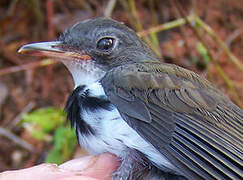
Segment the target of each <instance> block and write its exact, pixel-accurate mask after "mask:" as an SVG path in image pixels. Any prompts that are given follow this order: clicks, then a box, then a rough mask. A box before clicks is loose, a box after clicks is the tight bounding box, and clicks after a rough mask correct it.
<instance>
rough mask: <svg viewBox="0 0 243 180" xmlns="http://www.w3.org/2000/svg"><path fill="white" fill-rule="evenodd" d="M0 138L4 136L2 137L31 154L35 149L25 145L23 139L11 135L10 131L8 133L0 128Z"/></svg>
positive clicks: (27, 144)
mask: <svg viewBox="0 0 243 180" xmlns="http://www.w3.org/2000/svg"><path fill="white" fill-rule="evenodd" d="M0 136H4V137H6V138H8V139H10V140H11V141H13V142H14V143H15V144H18V145H19V146H21V147H22V148H24V149H26V150H28V151H30V152H33V151H34V149H35V148H34V147H33V146H32V145H31V144H29V143H27V142H26V141H24V140H23V139H21V138H19V137H18V136H16V135H15V134H13V133H11V132H10V131H8V130H7V129H4V128H2V127H0Z"/></svg>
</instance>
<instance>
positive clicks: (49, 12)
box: [0, 0, 243, 171]
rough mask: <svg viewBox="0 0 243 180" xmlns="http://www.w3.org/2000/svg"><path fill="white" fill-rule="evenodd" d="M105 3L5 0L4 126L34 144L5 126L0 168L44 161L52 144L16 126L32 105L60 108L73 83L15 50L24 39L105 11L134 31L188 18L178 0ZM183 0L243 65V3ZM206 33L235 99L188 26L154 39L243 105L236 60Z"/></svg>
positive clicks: (0, 89)
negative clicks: (26, 145)
mask: <svg viewBox="0 0 243 180" xmlns="http://www.w3.org/2000/svg"><path fill="white" fill-rule="evenodd" d="M108 2H110V1H109V0H101V1H100V0H86V1H85V0H70V1H62V0H53V1H51V0H45V1H38V0H33V1H21V0H3V1H0V12H1V13H0V128H2V129H4V130H7V131H8V132H10V134H13V135H15V136H17V137H19V138H20V139H23V140H25V141H27V142H28V143H30V144H32V145H34V146H35V148H36V149H35V151H34V152H29V151H28V150H25V149H24V148H22V147H21V146H19V145H18V143H16V142H14V141H11V140H9V139H8V138H6V137H5V135H1V134H2V133H1V131H0V147H1V148H0V171H3V170H7V169H17V168H23V167H28V166H32V165H34V164H38V163H40V162H42V161H43V159H44V157H45V156H46V151H47V149H49V145H46V144H45V143H39V142H36V141H34V140H33V139H31V138H30V137H29V135H28V134H26V133H25V132H24V131H23V129H22V128H20V127H19V126H18V125H16V124H17V122H18V121H19V120H20V117H21V115H22V114H23V113H26V112H30V111H32V110H34V109H37V108H40V107H46V106H56V107H59V108H63V107H64V105H65V101H66V99H67V97H68V95H69V93H70V92H71V91H72V88H73V82H72V79H71V76H70V75H69V72H68V71H67V70H66V69H65V67H64V66H63V65H62V64H60V63H54V64H52V65H49V66H43V65H41V64H40V61H41V60H42V59H43V58H36V57H29V56H24V55H20V54H17V49H18V48H19V47H20V46H21V45H23V44H26V43H30V42H39V41H48V40H54V39H56V38H57V37H58V36H59V35H60V34H61V32H62V31H64V30H65V29H66V28H67V27H69V26H70V25H72V24H74V23H75V22H77V21H81V20H85V19H87V18H93V17H99V16H104V13H109V12H110V13H111V17H112V18H114V19H116V20H118V21H122V22H124V23H125V24H126V25H128V26H129V27H131V28H133V29H134V30H136V31H137V32H141V31H144V30H148V29H150V28H151V27H155V26H158V25H160V24H164V23H167V22H170V21H174V20H176V19H178V18H182V17H183V14H182V13H181V12H180V10H179V9H178V7H177V6H178V4H177V3H175V0H172V1H169V0H163V1H161V0H152V1H149V0H138V1H132V0H128V1H123V2H122V1H119V0H117V1H116V4H115V6H114V9H113V11H112V12H111V11H109V9H108V8H107V7H108ZM124 2H125V3H124ZM133 2H135V3H134V4H135V8H136V9H135V10H134V7H133V4H132V3H133ZM180 6H181V7H183V8H182V9H183V10H184V13H185V14H184V15H186V16H188V15H191V14H192V13H196V14H197V15H198V16H199V17H200V18H201V19H202V20H203V22H204V23H206V24H207V25H209V26H210V27H211V28H212V29H213V31H214V32H216V35H217V37H218V38H220V39H221V40H222V41H223V42H224V43H225V44H226V46H227V47H228V48H229V50H230V52H231V53H232V54H233V55H234V56H235V57H236V58H237V59H238V60H239V61H240V62H241V63H243V3H242V2H241V1H239V0H221V1H213V0H197V1H196V0H195V1H193V0H191V1H189V0H183V1H181V5H180ZM201 34H202V37H203V40H204V42H206V43H207V45H208V46H207V47H208V48H209V49H210V50H211V51H213V56H214V58H215V61H217V62H218V64H219V66H220V67H221V68H222V70H223V72H224V73H225V74H226V75H227V77H228V79H229V80H230V83H231V85H233V86H234V88H235V91H236V94H237V96H238V97H237V98H236V99H233V93H232V88H229V86H227V84H226V83H225V81H224V80H223V79H222V76H220V74H219V72H218V71H217V69H216V68H215V64H214V63H212V62H207V63H205V57H204V56H203V54H202V53H199V51H198V43H199V39H198V37H197V36H196V34H195V32H194V30H193V29H192V27H191V26H190V25H188V24H187V25H181V26H178V27H176V28H173V29H169V30H166V31H160V32H158V33H157V34H155V37H157V38H155V39H156V40H154V41H152V42H153V44H154V45H156V48H157V50H158V52H159V53H160V55H161V57H162V59H163V61H165V62H168V63H175V64H178V65H181V66H183V67H186V68H188V69H191V70H194V71H196V72H197V73H199V74H201V75H202V76H205V77H207V78H208V79H209V80H210V81H213V83H214V84H215V85H216V86H218V87H219V88H220V89H221V90H222V91H223V92H225V93H226V94H227V95H228V96H229V97H230V98H232V100H233V101H234V102H237V99H238V103H239V102H240V103H243V71H242V70H240V68H239V67H238V66H236V65H235V64H234V63H232V62H231V60H230V58H229V57H228V56H227V54H226V53H225V51H224V50H223V49H222V48H221V47H220V46H219V44H218V43H217V42H215V39H212V38H211V37H210V36H209V35H208V34H207V33H206V32H205V31H203V30H201ZM33 67H35V68H33ZM21 69H23V70H21ZM15 71H16V72H15ZM235 100H236V101H235ZM3 134H4V133H3Z"/></svg>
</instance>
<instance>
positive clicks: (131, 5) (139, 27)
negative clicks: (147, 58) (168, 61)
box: [128, 0, 161, 57]
mask: <svg viewBox="0 0 243 180" xmlns="http://www.w3.org/2000/svg"><path fill="white" fill-rule="evenodd" d="M128 7H129V10H130V12H131V14H132V17H133V18H134V20H135V22H133V23H132V24H134V26H135V29H136V31H142V30H143V27H142V24H141V22H140V20H139V16H138V12H137V9H136V5H135V2H134V0H128ZM153 36H155V33H153ZM144 41H145V42H146V43H147V44H148V45H149V46H150V47H151V49H152V50H153V51H154V52H155V54H156V55H157V56H159V57H161V53H160V49H159V48H158V46H156V45H155V44H154V43H151V40H150V39H149V38H148V37H144Z"/></svg>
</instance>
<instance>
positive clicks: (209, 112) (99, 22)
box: [21, 18, 243, 180]
mask: <svg viewBox="0 0 243 180" xmlns="http://www.w3.org/2000/svg"><path fill="white" fill-rule="evenodd" d="M43 45H46V43H41V44H38V43H37V44H34V45H33V44H30V45H27V46H24V47H23V48H22V49H21V51H22V52H37V54H38V55H40V53H41V55H48V56H54V57H57V58H58V59H60V60H61V61H63V62H64V64H65V65H66V66H67V67H68V69H69V71H70V72H71V73H72V76H73V79H74V82H75V89H74V91H73V92H72V94H71V95H70V97H69V99H68V101H67V105H66V111H67V114H68V119H69V120H70V121H71V124H72V126H73V127H75V128H76V134H77V137H78V140H79V142H80V144H81V145H82V146H84V147H85V148H86V149H87V150H88V151H89V152H90V153H93V154H100V153H104V152H111V153H113V154H115V155H117V156H118V157H119V158H120V159H121V161H122V163H121V166H120V168H118V170H117V172H115V173H114V176H113V179H124V180H125V179H173V180H175V179H192V180H194V179H207V180H211V179H242V177H243V166H242V164H243V160H242V159H243V156H242V153H243V145H242V137H243V135H242V130H243V128H242V124H243V122H242V121H243V111H242V110H241V109H240V108H239V107H237V106H236V105H235V104H233V103H232V102H231V101H230V100H229V99H228V98H227V97H226V96H225V95H224V94H222V93H221V92H220V91H219V90H218V89H217V88H215V87H214V86H213V85H212V84H211V83H210V82H208V81H207V80H205V79H203V78H202V77H200V76H199V75H197V74H195V73H193V72H192V71H189V70H186V69H184V68H181V67H178V66H176V65H170V64H163V63H160V62H159V58H158V57H156V55H155V54H154V53H153V52H152V51H151V49H150V48H148V47H147V46H146V45H145V44H144V43H143V42H142V41H141V40H140V39H139V38H138V37H137V36H136V34H135V33H134V32H133V31H132V30H130V29H129V28H127V27H126V26H124V25H123V24H120V23H118V22H116V21H114V20H110V19H105V18H98V19H92V20H88V21H84V22H80V23H77V24H76V25H74V26H72V27H71V28H69V29H68V30H67V31H65V32H64V34H63V35H62V36H61V37H60V39H59V40H58V41H56V42H53V43H52V44H51V43H48V44H47V47H46V46H43Z"/></svg>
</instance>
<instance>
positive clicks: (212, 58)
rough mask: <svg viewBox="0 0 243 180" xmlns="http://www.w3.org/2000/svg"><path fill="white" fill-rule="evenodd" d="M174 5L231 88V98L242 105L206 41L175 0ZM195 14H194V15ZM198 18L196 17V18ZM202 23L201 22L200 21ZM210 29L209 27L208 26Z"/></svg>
mask: <svg viewBox="0 0 243 180" xmlns="http://www.w3.org/2000/svg"><path fill="white" fill-rule="evenodd" d="M175 3H176V7H177V9H178V11H179V12H180V14H181V15H182V16H183V17H184V18H185V19H186V21H187V22H188V24H189V26H190V27H191V29H192V30H193V32H194V33H195V35H196V36H197V38H198V39H199V41H200V42H201V43H202V44H203V46H204V47H205V48H206V49H207V52H208V56H209V58H210V59H211V61H212V62H213V64H214V66H215V68H216V70H217V72H218V73H219V76H220V77H221V78H222V79H223V81H224V83H225V84H226V85H227V87H228V88H229V89H230V90H231V93H232V95H233V99H234V101H235V102H236V103H237V104H238V105H239V106H240V107H242V104H241V101H240V99H239V97H238V94H237V93H236V90H235V87H234V84H233V82H232V81H231V80H230V78H229V77H228V76H227V75H226V74H225V73H224V71H223V70H222V68H221V67H220V65H219V64H218V62H217V61H216V60H215V58H214V57H215V56H214V53H213V52H212V51H211V49H210V48H208V46H207V43H206V42H205V41H204V40H203V38H202V36H201V33H200V31H199V29H197V28H196V27H195V26H194V25H193V24H192V23H191V22H190V21H189V20H188V19H187V16H186V14H185V13H184V11H183V9H182V7H181V5H180V3H179V2H178V1H177V0H176V1H175ZM194 16H195V15H194ZM197 19H199V18H198V17H197V18H196V21H197ZM200 24H203V23H200ZM200 24H198V23H196V25H199V27H201V25H200ZM210 29H211V28H210Z"/></svg>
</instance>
